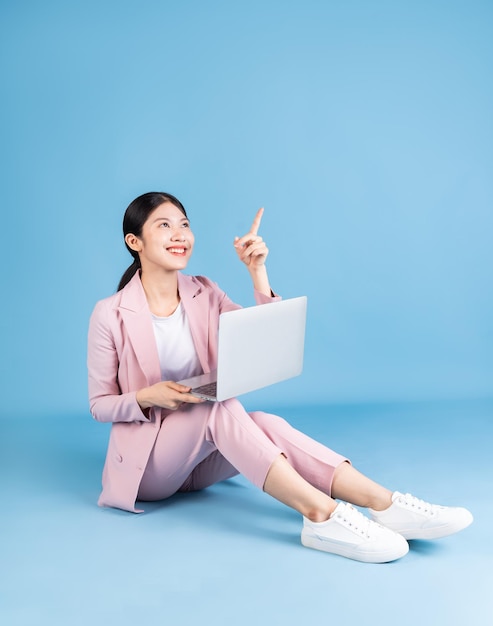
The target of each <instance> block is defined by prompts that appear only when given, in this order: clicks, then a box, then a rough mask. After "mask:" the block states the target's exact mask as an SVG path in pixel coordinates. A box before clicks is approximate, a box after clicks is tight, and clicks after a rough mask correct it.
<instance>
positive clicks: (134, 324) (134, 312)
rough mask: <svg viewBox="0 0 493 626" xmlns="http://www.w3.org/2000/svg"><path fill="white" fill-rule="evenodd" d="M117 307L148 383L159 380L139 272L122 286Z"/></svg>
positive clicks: (155, 353)
mask: <svg viewBox="0 0 493 626" xmlns="http://www.w3.org/2000/svg"><path fill="white" fill-rule="evenodd" d="M118 308H119V311H120V314H121V316H122V320H123V323H124V325H125V330H126V332H127V334H128V338H129V340H130V343H131V344H132V347H133V349H134V353H135V355H136V357H137V360H138V362H139V365H140V368H141V369H142V371H143V372H144V374H145V377H146V379H147V382H148V384H149V385H153V384H155V383H157V382H159V381H160V380H161V366H160V364H159V355H158V351H157V346H156V339H155V336H154V330H153V328H152V319H151V312H150V310H149V306H148V304H147V300H146V297H145V293H144V288H143V287H142V283H141V281H140V273H139V272H136V274H135V276H134V277H133V278H132V279H131V281H130V282H129V283H128V285H127V286H126V287H124V289H123V292H122V298H121V301H120V305H119V307H118Z"/></svg>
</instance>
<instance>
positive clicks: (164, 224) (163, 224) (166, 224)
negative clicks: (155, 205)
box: [161, 222, 169, 228]
mask: <svg viewBox="0 0 493 626" xmlns="http://www.w3.org/2000/svg"><path fill="white" fill-rule="evenodd" d="M161 226H164V228H169V224H168V222H162V223H161Z"/></svg>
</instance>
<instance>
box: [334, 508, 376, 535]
mask: <svg viewBox="0 0 493 626" xmlns="http://www.w3.org/2000/svg"><path fill="white" fill-rule="evenodd" d="M337 517H338V518H339V519H340V520H342V522H343V523H344V524H345V526H347V527H348V528H350V529H351V530H353V531H354V532H356V533H358V534H360V535H361V536H362V537H365V536H366V537H367V538H368V539H370V537H371V529H372V527H373V526H374V525H375V522H372V521H371V520H370V519H368V517H365V516H364V515H363V514H362V513H360V512H359V511H358V510H357V509H355V508H354V507H353V506H351V505H350V504H346V507H345V511H344V512H343V513H337Z"/></svg>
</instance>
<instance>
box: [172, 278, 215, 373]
mask: <svg viewBox="0 0 493 626" xmlns="http://www.w3.org/2000/svg"><path fill="white" fill-rule="evenodd" d="M178 290H179V292H180V298H181V301H182V304H183V307H184V309H185V313H186V314H187V318H188V323H189V325H190V331H191V333H192V339H193V342H194V344H195V349H196V351H197V356H198V358H199V361H200V365H201V366H202V370H203V371H204V373H208V372H210V364H209V308H210V304H209V296H208V292H207V290H205V289H203V288H202V285H201V284H200V283H199V282H198V281H197V280H196V279H195V278H193V276H187V275H186V274H181V273H179V274H178Z"/></svg>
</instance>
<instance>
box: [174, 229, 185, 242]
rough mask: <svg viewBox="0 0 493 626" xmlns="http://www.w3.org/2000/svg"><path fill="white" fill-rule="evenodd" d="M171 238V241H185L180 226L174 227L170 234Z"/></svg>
mask: <svg viewBox="0 0 493 626" xmlns="http://www.w3.org/2000/svg"><path fill="white" fill-rule="evenodd" d="M171 239H172V240H173V241H185V235H184V234H183V229H182V228H180V227H178V228H174V229H173V232H172V234H171Z"/></svg>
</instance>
